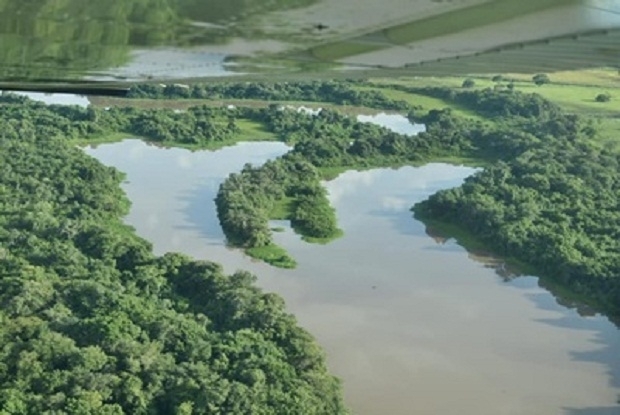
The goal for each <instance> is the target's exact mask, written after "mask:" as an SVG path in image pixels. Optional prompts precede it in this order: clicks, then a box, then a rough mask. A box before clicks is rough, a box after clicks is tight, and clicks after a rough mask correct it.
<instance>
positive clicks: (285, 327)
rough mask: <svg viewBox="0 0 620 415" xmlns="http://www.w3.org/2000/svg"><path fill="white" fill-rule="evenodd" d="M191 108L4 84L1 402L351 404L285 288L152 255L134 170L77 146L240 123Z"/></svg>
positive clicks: (72, 408)
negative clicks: (122, 134)
mask: <svg viewBox="0 0 620 415" xmlns="http://www.w3.org/2000/svg"><path fill="white" fill-rule="evenodd" d="M197 111H198V110H197ZM190 114H193V115H192V117H195V118H196V123H195V124H193V125H190V126H187V125H186V124H184V123H182V122H180V121H179V122H177V123H175V122H174V120H175V118H174V117H177V115H172V113H171V114H168V113H166V114H164V112H160V113H150V112H148V111H146V112H142V111H133V110H126V112H125V110H115V109H110V110H109V111H105V110H97V109H94V108H86V109H85V108H79V107H66V106H45V105H42V104H38V103H34V102H32V101H30V100H27V99H24V98H21V97H17V96H15V95H2V96H0V148H1V149H2V151H0V166H2V168H0V211H1V212H2V214H1V215H0V276H1V277H0V304H1V307H0V322H1V324H0V345H1V346H0V413H3V414H26V415H40V414H61V413H62V414H73V415H78V414H100V415H104V414H105V415H121V414H132V415H140V414H178V415H181V414H290V413H296V414H316V415H328V414H330V415H331V414H346V413H347V410H346V408H345V407H344V404H343V402H342V393H341V386H340V383H339V381H338V380H337V379H335V378H334V377H332V376H331V375H330V374H329V373H328V371H327V369H326V365H325V358H324V354H323V352H322V351H321V349H320V348H319V347H318V345H317V344H316V342H315V341H314V339H313V338H312V337H311V336H310V335H309V334H308V333H307V332H306V331H305V330H303V329H302V328H300V327H299V326H298V325H297V323H296V321H295V318H294V317H293V316H291V315H290V314H288V313H286V312H285V310H284V304H283V300H282V299H281V298H280V297H278V296H277V295H274V294H268V293H263V292H262V291H261V290H260V289H259V288H257V287H256V285H255V277H254V276H253V275H251V274H249V273H247V272H236V273H234V274H232V275H225V274H224V273H223V271H222V268H221V267H220V266H219V265H217V264H215V263H211V262H207V261H195V260H192V259H190V258H188V257H186V256H183V255H180V254H166V255H164V256H160V257H158V256H155V255H154V254H153V253H152V247H151V245H150V244H149V243H148V242H146V241H145V240H143V239H141V238H139V237H137V236H136V235H135V234H134V232H133V229H131V228H129V227H128V226H126V225H123V223H122V220H121V218H122V216H124V215H125V214H126V213H127V209H128V206H129V201H128V200H127V199H126V197H125V195H124V194H123V192H122V190H121V188H120V183H121V181H122V179H123V175H122V174H121V173H119V172H118V171H117V170H115V169H113V168H108V167H105V166H103V165H102V164H100V163H99V162H97V161H96V160H94V159H93V158H91V157H89V156H87V155H86V154H85V153H84V152H83V151H81V150H80V149H78V148H76V146H75V142H76V141H75V140H76V139H81V138H84V137H93V138H95V139H101V138H102V137H104V136H105V135H106V134H110V133H114V132H119V131H127V130H126V129H129V130H134V129H135V131H140V130H141V131H142V132H143V134H146V133H148V134H149V135H150V136H151V137H155V138H157V137H167V135H166V134H168V133H170V134H174V135H175V137H189V136H184V135H183V134H184V132H185V131H187V130H177V129H180V128H194V130H195V131H202V134H203V135H201V136H200V137H201V138H205V137H207V134H211V135H210V136H209V137H211V138H210V139H213V137H219V139H220V140H226V137H227V136H226V132H228V131H230V130H231V129H232V127H230V128H229V126H228V120H227V119H226V118H224V120H225V122H224V123H223V124H221V125H220V124H219V123H214V124H215V125H213V128H215V130H217V132H219V133H221V134H219V133H218V134H216V133H215V132H213V131H212V130H209V129H208V128H206V127H207V124H204V125H203V124H201V123H202V122H203V121H204V120H205V119H208V118H209V117H210V115H205V114H202V115H200V116H199V115H198V114H197V113H196V114H194V113H191V112H190ZM219 114H220V112H217V111H216V115H217V116H218V117H219ZM216 115H213V117H216ZM189 116H190V115H188V114H185V115H178V117H189ZM214 120H215V118H214ZM218 120H219V118H218ZM205 122H206V121H205ZM201 128H202V130H200V129H201ZM208 131H211V132H208ZM188 139H189V138H188Z"/></svg>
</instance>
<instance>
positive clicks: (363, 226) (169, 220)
mask: <svg viewBox="0 0 620 415" xmlns="http://www.w3.org/2000/svg"><path fill="white" fill-rule="evenodd" d="M85 151H86V152H87V153H88V154H90V155H92V156H94V157H96V158H97V159H98V160H100V161H101V162H103V163H104V164H106V165H111V166H115V167H117V168H118V169H119V170H121V171H123V172H125V173H126V174H127V181H126V182H125V183H124V185H123V187H124V189H125V191H126V192H127V194H128V196H129V198H130V199H131V201H132V202H133V205H132V208H131V211H130V213H129V215H128V216H127V218H126V221H127V223H129V224H131V225H133V226H134V227H135V228H136V231H137V233H138V234H139V235H141V236H142V237H144V238H146V239H148V240H149V241H151V242H152V243H153V245H154V248H155V251H156V252H157V253H160V254H161V253H164V252H167V251H180V252H184V253H186V254H189V255H192V256H194V257H196V258H201V259H209V260H213V261H216V262H220V263H222V264H223V265H224V267H225V268H226V270H227V271H234V270H235V269H247V270H250V271H252V272H253V273H255V274H256V275H257V276H258V282H259V284H260V285H261V286H262V287H263V288H264V289H266V290H268V291H273V292H277V293H278V294H280V295H281V296H282V297H284V299H285V300H286V303H287V307H288V309H289V310H290V311H291V312H292V313H294V314H295V315H296V316H297V318H298V320H299V322H300V324H301V325H302V326H303V327H305V328H307V329H308V330H309V331H310V332H311V333H312V334H313V335H314V336H315V337H316V338H317V340H318V341H319V343H320V344H321V345H322V347H323V348H324V349H325V350H326V352H327V358H328V364H329V367H330V369H331V371H332V372H333V373H334V374H336V375H337V376H339V377H340V378H341V379H342V380H343V382H344V383H343V384H344V391H345V399H346V402H347V404H348V405H349V406H350V407H351V408H352V410H353V413H354V414H361V415H383V414H390V415H401V414H402V415H409V414H418V415H426V414H428V415H431V414H432V415H439V414H441V415H446V414H472V415H474V414H475V415H498V414H499V415H502V414H505V415H509V414H510V415H512V414H515V415H517V414H518V415H522V414H528V415H529V414H541V415H542V414H544V415H554V414H562V415H612V414H614V415H617V414H618V413H620V409H619V407H618V405H617V400H618V396H619V393H620V354H619V353H618V351H619V350H620V332H619V331H618V329H617V328H616V327H615V326H614V325H613V324H611V323H610V322H609V321H608V320H607V318H605V317H603V316H600V315H591V316H581V315H580V314H579V313H578V312H577V311H576V310H574V309H569V308H565V307H564V306H561V305H559V304H558V303H557V301H556V300H555V298H554V296H553V295H552V294H550V293H549V292H548V291H546V290H545V289H543V288H540V287H539V286H538V278H536V277H529V276H528V277H519V278H516V279H510V280H505V279H503V278H500V277H499V276H498V274H497V273H496V270H495V269H494V268H493V266H491V265H490V264H489V262H488V261H485V260H481V259H480V258H478V257H476V256H474V255H472V254H469V253H468V252H467V251H466V250H464V249H463V248H462V247H460V246H459V245H457V244H456V243H455V242H454V241H453V240H447V241H446V240H443V239H441V238H432V237H430V236H429V235H428V234H427V232H426V230H425V227H424V225H423V224H422V223H420V222H418V221H416V220H414V219H413V218H412V217H411V213H410V212H409V208H410V207H411V205H413V204H414V203H416V202H418V201H421V200H424V199H425V198H427V197H428V196H429V195H431V194H432V193H434V192H436V191H437V190H438V189H443V188H448V187H453V186H457V185H459V184H460V183H461V182H462V181H463V180H464V178H465V177H467V176H469V175H471V174H472V173H473V172H474V171H475V169H472V168H469V167H463V166H452V165H447V164H428V165H426V166H423V167H415V168H414V167H403V168H400V169H375V170H370V171H364V172H357V171H349V172H346V173H343V174H341V175H340V176H339V177H337V178H336V179H334V180H332V181H330V182H327V183H325V185H326V187H327V189H328V190H329V195H330V199H331V202H332V203H333V205H334V207H335V208H336V211H337V215H338V220H339V225H340V227H341V228H342V229H343V230H344V236H343V237H342V238H340V239H338V240H336V241H334V242H332V243H330V244H328V245H316V244H308V243H306V242H303V241H301V239H300V238H299V236H297V235H296V234H294V233H293V232H292V231H291V230H290V228H289V227H288V226H287V224H286V222H282V221H278V222H274V225H276V224H277V225H278V226H284V227H285V229H286V230H285V232H282V233H276V234H275V240H276V242H277V243H278V244H280V245H282V246H283V247H285V248H286V249H287V250H288V251H289V252H290V253H291V255H292V256H293V257H294V258H295V259H296V260H297V262H298V264H299V266H298V267H297V268H296V269H294V270H283V269H277V268H273V267H270V266H268V265H266V264H264V263H260V262H256V261H253V260H251V259H249V258H248V257H246V256H245V255H244V254H243V253H242V252H241V251H239V250H236V249H230V248H228V247H226V246H225V241H224V235H223V233H222V231H221V228H220V227H219V223H218V221H217V217H216V213H215V205H214V202H213V199H214V197H215V194H216V192H217V189H218V186H219V184H220V183H221V182H222V181H223V180H224V179H225V178H226V177H227V175H228V174H230V173H232V172H236V171H239V170H240V169H241V167H242V166H243V165H244V164H245V163H252V164H260V163H263V162H264V161H266V160H268V159H271V158H274V157H277V156H278V155H281V154H283V153H285V152H286V151H288V149H287V147H286V146H285V145H283V144H281V143H260V142H252V143H241V144H238V145H236V146H233V147H227V148H224V149H221V150H218V151H196V152H190V151H188V150H183V149H166V148H160V147H156V146H152V145H148V144H146V143H144V142H142V141H140V140H135V139H133V140H125V141H122V142H119V143H113V144H105V145H99V146H97V147H96V148H86V149H85Z"/></svg>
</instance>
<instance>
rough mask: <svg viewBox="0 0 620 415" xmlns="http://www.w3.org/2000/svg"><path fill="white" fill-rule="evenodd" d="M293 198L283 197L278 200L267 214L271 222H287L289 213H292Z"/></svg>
mask: <svg viewBox="0 0 620 415" xmlns="http://www.w3.org/2000/svg"><path fill="white" fill-rule="evenodd" d="M294 202H295V201H294V200H293V198H290V197H286V196H285V197H284V198H282V199H281V200H278V201H277V202H276V204H275V205H274V206H273V209H272V210H271V212H269V219H271V220H289V219H290V217H291V212H292V211H293V203H294Z"/></svg>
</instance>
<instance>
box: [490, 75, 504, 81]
mask: <svg viewBox="0 0 620 415" xmlns="http://www.w3.org/2000/svg"><path fill="white" fill-rule="evenodd" d="M503 80H504V77H503V76H502V75H495V76H494V77H493V78H491V81H493V82H502V81H503Z"/></svg>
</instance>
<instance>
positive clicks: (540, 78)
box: [532, 73, 551, 86]
mask: <svg viewBox="0 0 620 415" xmlns="http://www.w3.org/2000/svg"><path fill="white" fill-rule="evenodd" d="M532 82H534V83H535V84H536V85H539V86H540V85H544V84H548V83H551V79H549V75H547V74H544V73H539V74H536V75H534V76H533V77H532Z"/></svg>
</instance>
